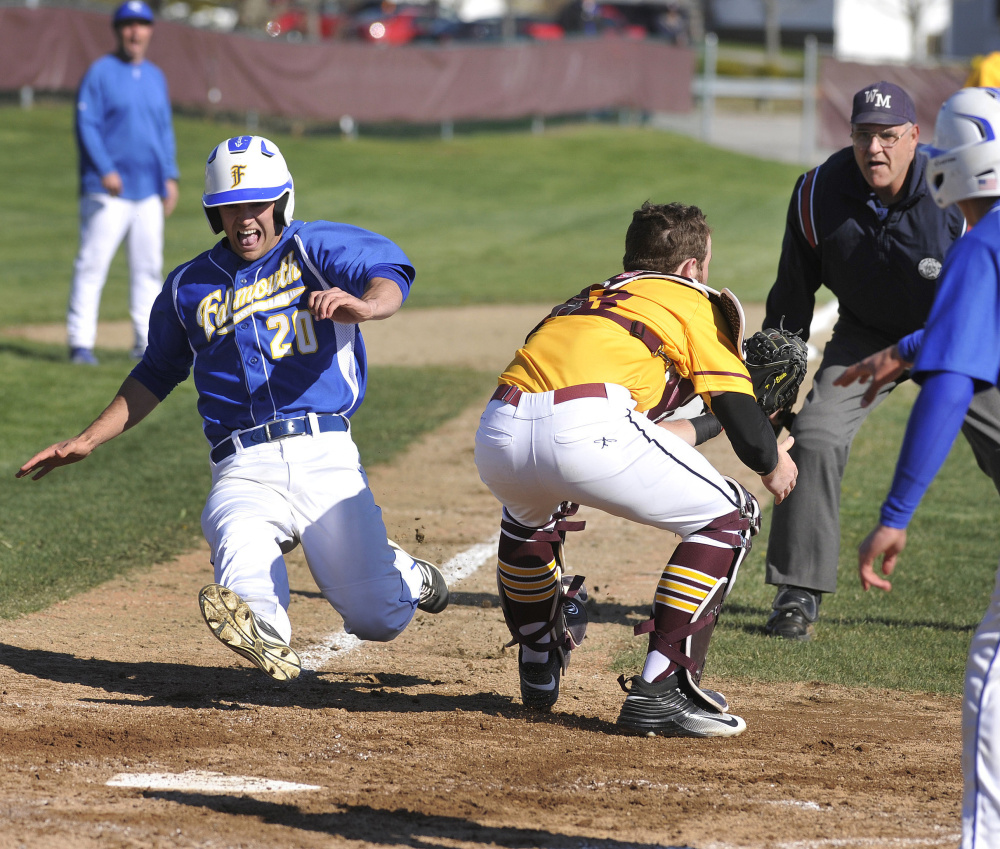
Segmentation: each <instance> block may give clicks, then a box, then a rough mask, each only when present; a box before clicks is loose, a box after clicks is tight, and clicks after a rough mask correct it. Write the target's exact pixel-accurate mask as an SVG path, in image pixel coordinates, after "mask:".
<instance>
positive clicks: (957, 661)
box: [617, 384, 1000, 695]
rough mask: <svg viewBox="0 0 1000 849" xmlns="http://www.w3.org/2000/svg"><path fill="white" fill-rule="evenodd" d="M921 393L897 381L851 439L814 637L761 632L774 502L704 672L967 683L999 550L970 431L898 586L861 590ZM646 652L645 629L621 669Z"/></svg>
mask: <svg viewBox="0 0 1000 849" xmlns="http://www.w3.org/2000/svg"><path fill="white" fill-rule="evenodd" d="M915 391H916V387H915V386H913V385H912V384H904V385H903V386H902V387H900V388H899V389H898V390H896V391H895V392H894V393H893V394H892V396H890V398H889V399H888V400H887V401H886V402H885V403H884V404H882V406H881V407H879V408H878V409H877V410H876V411H875V412H874V413H873V414H872V416H871V418H870V419H869V421H868V423H867V424H866V425H865V427H864V428H862V430H861V433H860V434H859V435H858V437H857V438H856V440H855V442H854V446H853V449H852V451H851V459H850V462H849V463H848V466H847V474H846V475H845V477H844V483H843V488H842V501H841V552H840V564H839V569H838V589H837V592H836V593H834V594H832V595H826V596H824V599H823V603H822V606H821V608H820V619H819V622H818V623H817V626H816V630H817V637H816V639H815V640H813V641H811V642H808V643H796V642H788V641H785V640H775V639H772V638H770V637H767V636H765V635H764V633H763V624H764V622H765V620H766V619H767V617H768V615H769V613H770V611H771V602H772V600H773V598H774V587H771V586H767V585H765V584H764V555H765V552H766V550H767V533H768V530H769V528H770V522H769V517H770V510H768V511H767V512H766V513H765V516H764V528H763V532H762V534H761V535H760V536H758V537H757V538H756V540H755V544H754V547H753V549H752V550H751V552H750V554H749V556H748V557H747V559H746V561H745V562H744V564H743V566H742V567H741V569H740V573H739V576H738V579H737V582H736V586H735V588H734V589H733V592H732V594H731V595H730V596H729V599H728V601H727V602H726V608H725V610H724V612H723V616H722V619H721V620H720V624H719V626H718V627H717V629H716V631H715V635H714V636H713V639H712V647H711V651H710V653H709V657H708V663H707V666H706V670H707V678H706V681H707V682H708V681H710V680H711V679H712V678H713V677H714V676H725V677H742V678H754V679H758V680H764V681H813V680H814V681H823V682H828V683H835V684H844V685H849V686H872V687H886V688H891V689H902V690H919V691H925V692H936V693H947V694H952V695H956V694H959V693H961V692H962V686H963V674H964V669H965V656H966V653H967V651H968V646H969V641H970V639H971V637H972V632H973V631H974V630H975V627H976V625H978V623H979V620H980V619H981V618H982V616H983V614H984V613H985V611H986V607H987V604H988V602H989V597H990V591H991V589H992V587H993V582H994V576H995V574H996V570H997V558H998V556H1000V533H998V531H997V524H996V514H997V493H996V490H995V489H994V487H993V484H992V482H991V481H990V479H989V478H988V477H987V476H986V475H984V474H983V473H982V472H980V471H979V469H978V467H977V466H976V462H975V458H974V457H973V455H972V451H971V449H970V448H969V446H968V444H967V443H966V442H965V440H964V438H963V437H959V439H958V441H957V442H956V443H955V447H954V448H953V449H952V451H951V454H950V455H949V457H948V461H947V462H946V464H945V466H944V468H943V469H942V471H941V473H940V474H939V475H938V478H937V479H936V480H935V482H934V483H933V484H932V485H931V488H930V490H929V491H928V493H927V495H926V496H925V498H924V500H923V502H922V503H921V505H920V508H919V510H918V511H917V513H916V516H915V518H914V520H913V522H912V523H911V525H910V528H909V531H908V544H907V547H906V549H905V550H904V551H903V553H902V554H901V555H900V559H899V563H898V564H897V567H896V572H895V574H894V576H893V577H892V578H891V580H892V583H893V589H892V592H890V593H883V592H882V591H881V590H875V589H873V590H869V591H868V592H867V593H865V592H863V591H862V589H861V586H860V584H859V581H858V571H857V545H858V543H860V542H861V540H862V539H864V537H865V536H866V535H867V533H868V532H869V531H870V530H871V529H872V528H873V527H874V526H875V523H876V522H877V520H878V513H879V508H880V507H881V504H882V500H883V498H884V497H885V494H886V492H887V491H888V489H889V484H890V483H891V480H892V474H893V471H894V469H895V462H896V457H897V454H898V450H899V445H900V442H901V440H902V436H903V431H904V429H905V426H906V419H907V416H908V415H909V409H910V405H911V403H912V400H913V398H914V397H915ZM820 520H821V519H820V517H817V521H820ZM645 651H646V648H645V640H644V639H643V640H639V639H636V640H633V641H631V642H630V648H629V649H628V650H627V651H626V652H624V653H623V654H622V655H621V656H620V657H619V659H618V661H617V666H618V668H619V669H620V671H625V670H635V669H636V668H639V667H640V666H641V664H642V658H643V657H644V656H645ZM709 686H711V685H709Z"/></svg>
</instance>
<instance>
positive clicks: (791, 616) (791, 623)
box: [764, 584, 823, 642]
mask: <svg viewBox="0 0 1000 849" xmlns="http://www.w3.org/2000/svg"><path fill="white" fill-rule="evenodd" d="M822 599H823V596H822V594H821V593H818V592H815V591H813V590H807V589H805V588H804V587H792V586H788V585H787V584H783V585H782V586H781V587H780V588H779V589H778V593H777V595H775V597H774V604H773V605H772V606H773V608H774V612H773V613H772V614H771V615H770V617H769V618H768V620H767V623H766V624H765V625H764V632H765V633H766V634H767V635H768V636H771V637H779V638H781V639H784V640H799V641H801V642H806V641H808V640H811V639H812V638H813V636H815V633H816V632H815V629H814V628H813V623H814V622H815V621H816V620H817V619H819V603H820V601H822Z"/></svg>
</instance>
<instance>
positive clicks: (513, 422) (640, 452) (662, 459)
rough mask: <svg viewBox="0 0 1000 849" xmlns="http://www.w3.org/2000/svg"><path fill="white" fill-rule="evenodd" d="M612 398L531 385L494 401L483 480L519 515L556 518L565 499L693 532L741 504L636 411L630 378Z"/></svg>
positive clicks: (486, 421) (482, 457)
mask: <svg viewBox="0 0 1000 849" xmlns="http://www.w3.org/2000/svg"><path fill="white" fill-rule="evenodd" d="M606 389H607V395H608V397H607V398H600V397H598V398H577V399H575V400H571V401H563V402H562V403H559V404H557V403H554V401H555V398H554V393H553V392H539V393H530V394H529V393H525V394H522V395H521V397H520V401H519V402H518V405H517V406H516V407H514V406H511V405H510V404H506V403H504V402H503V401H491V402H490V404H489V405H488V406H487V408H486V411H485V412H484V413H483V416H482V419H481V421H480V425H479V431H478V433H477V434H476V464H477V466H478V467H479V473H480V476H481V477H482V479H483V482H484V483H485V484H486V486H487V487H489V489H490V491H491V492H492V493H493V494H494V495H495V496H496V498H497V499H498V500H499V501H500V502H502V503H503V505H504V506H505V507H506V508H507V511H508V512H509V513H510V515H511V517H512V518H513V519H514V520H515V521H517V522H520V523H521V524H522V525H525V526H526V527H529V528H539V527H543V526H544V525H546V524H547V523H548V522H549V521H550V520H551V518H552V513H553V511H555V510H556V509H557V508H558V506H559V505H560V503H562V502H563V501H571V502H573V503H576V504H583V505H586V506H588V507H596V508H598V509H600V510H603V511H605V512H607V513H610V514H612V515H614V516H621V517H622V518H625V519H630V520H631V521H633V522H638V523H640V524H643V525H651V526H653V527H657V528H663V529H664V530H668V531H673V532H674V533H676V534H678V535H679V536H682V537H686V536H688V535H690V534H693V533H694V532H695V531H698V530H700V529H702V528H704V527H705V525H707V524H708V523H709V522H711V521H712V520H713V519H716V518H718V517H719V516H724V515H726V514H727V513H731V512H732V511H733V510H734V509H736V506H737V504H736V496H735V495H734V494H733V490H732V488H731V487H730V486H729V484H728V483H727V482H726V480H725V479H724V478H723V477H722V475H721V474H720V473H719V472H718V471H717V470H716V469H715V467H713V466H712V464H711V463H709V462H708V460H706V459H705V458H704V457H703V456H702V455H701V454H700V453H699V452H698V451H696V450H695V449H694V448H692V447H691V446H690V445H688V444H687V443H686V442H684V441H683V440H682V439H680V438H679V437H677V436H675V435H674V434H672V433H670V432H668V431H666V430H664V429H663V428H661V427H658V426H657V425H655V424H654V423H653V422H651V421H650V420H649V419H648V418H646V417H645V416H644V415H642V414H640V413H636V412H635V402H634V401H633V400H632V396H631V395H630V394H629V392H628V390H627V389H625V388H624V387H623V386H617V385H615V384H611V383H609V384H606Z"/></svg>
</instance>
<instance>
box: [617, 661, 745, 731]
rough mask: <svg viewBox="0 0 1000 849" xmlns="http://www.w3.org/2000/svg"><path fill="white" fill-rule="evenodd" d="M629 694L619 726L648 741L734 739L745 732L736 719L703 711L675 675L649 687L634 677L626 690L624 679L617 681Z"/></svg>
mask: <svg viewBox="0 0 1000 849" xmlns="http://www.w3.org/2000/svg"><path fill="white" fill-rule="evenodd" d="M618 683H619V684H620V685H621V688H622V689H623V690H624V691H625V692H626V693H628V695H627V696H626V697H625V704H623V705H622V710H621V713H620V714H619V715H618V725H619V726H620V727H622V728H625V729H627V730H628V731H632V732H634V733H636V734H644V735H646V736H647V737H657V736H659V737H735V736H736V735H737V734H742V733H743V731H744V730H745V729H746V727H747V724H746V722H745V721H744V720H743V719H742V718H741V717H738V716H733V715H732V714H729V713H722V712H721V711H716V710H706V709H705V708H702V707H700V706H699V705H698V704H696V703H695V701H694V699H693V698H692V697H691V696H690V695H689V694H688V693H687V692H686V689H685V687H684V684H683V682H682V681H681V679H680V676H678V675H677V673H676V672H675V673H674V674H673V675H668V676H667V677H666V678H664V679H663V680H662V681H657V682H655V683H653V684H650V683H649V682H648V681H646V680H645V679H644V678H643V677H642V676H641V675H635V676H633V677H632V680H631V682H630V684H629V686H626V684H625V676H624V675H622V676H621V677H620V678H619V679H618Z"/></svg>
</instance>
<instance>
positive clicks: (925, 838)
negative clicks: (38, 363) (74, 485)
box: [0, 308, 961, 849]
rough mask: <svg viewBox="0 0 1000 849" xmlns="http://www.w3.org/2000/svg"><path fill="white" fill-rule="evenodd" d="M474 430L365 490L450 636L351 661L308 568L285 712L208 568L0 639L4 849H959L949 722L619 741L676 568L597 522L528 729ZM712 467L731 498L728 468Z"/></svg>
mask: <svg viewBox="0 0 1000 849" xmlns="http://www.w3.org/2000/svg"><path fill="white" fill-rule="evenodd" d="M535 312H537V310H529V309H527V308H526V309H525V312H524V314H523V315H522V314H521V313H520V311H515V312H514V313H512V314H508V315H506V316H505V317H504V318H503V320H502V321H497V322H495V323H494V324H493V325H491V326H492V327H494V328H499V329H498V330H497V331H496V333H495V334H494V335H495V336H496V348H495V349H493V348H492V347H491V346H490V344H487V343H486V342H484V340H485V339H487V338H493V336H492V335H491V334H493V331H492V330H491V331H483V330H481V329H480V330H479V331H477V332H476V333H473V334H470V335H471V336H472V341H474V342H478V343H479V344H478V346H477V347H478V350H479V353H480V356H482V357H485V358H486V362H483V361H482V360H480V361H476V362H473V361H472V358H471V355H469V357H470V360H469V362H467V363H466V364H470V365H471V364H475V365H477V366H478V367H486V368H492V367H493V363H494V362H496V358H498V357H499V358H501V359H502V358H503V357H505V356H506V355H507V354H509V353H510V350H511V349H510V347H509V343H510V339H511V338H513V339H515V340H516V339H517V338H518V337H519V336H520V335H521V334H523V332H524V329H525V327H527V326H530V324H531V319H530V317H529V313H530V316H532V317H533V316H534V315H535ZM462 315H463V317H465V318H468V319H469V321H470V323H471V321H472V317H473V316H472V314H471V313H468V314H464V313H463V314H462ZM454 317H455V314H454V313H451V314H450V318H452V319H453V318H454ZM397 319H398V320H399V321H400V322H402V320H403V314H401V315H400V316H399V317H397ZM397 319H394V321H395V320H397ZM444 319H445V316H442V315H436V314H435V313H434V312H431V311H426V312H423V311H422V314H421V315H420V316H419V317H415V318H414V319H413V321H415V322H418V323H423V324H426V325H427V326H428V327H429V328H432V329H433V328H436V327H439V326H440V325H439V322H440V321H443V320H444ZM408 326H409V327H410V328H411V329H412V328H413V327H416V325H415V324H414V325H408ZM421 326H422V325H421ZM399 329H400V325H397V330H399ZM108 332H110V331H107V329H102V334H105V338H110V337H107V335H106V334H107V333H108ZM415 332H416V331H415V330H414V331H413V333H415ZM393 335H395V336H396V337H405V338H406V339H407V347H408V350H409V351H410V352H411V355H412V356H413V357H414V359H400V358H401V356H404V355H403V354H400V352H398V351H393V350H390V348H391V344H390V343H389V342H388V341H383V339H382V336H381V335H380V334H379V333H378V332H377V331H376V332H373V333H372V334H370V338H371V344H370V347H371V349H372V351H373V358H374V359H375V360H381V359H382V358H383V356H384V357H385V358H386V359H387V361H395V362H414V361H415V360H416V358H417V357H418V355H417V354H415V353H412V352H416V351H425V352H430V351H434V350H437V349H436V348H435V346H434V344H433V343H431V342H430V341H426V342H420V343H419V344H415V343H414V339H415V338H416V337H415V336H414V335H413V334H412V333H396V334H393ZM437 336H440V334H437ZM448 345H449V348H450V349H451V353H450V354H448V355H447V356H450V357H451V358H452V360H453V361H454V360H457V361H460V362H461V361H462V357H464V356H466V354H464V353H462V351H463V350H464V349H463V346H462V344H461V343H459V342H457V341H456V340H455V338H454V337H452V338H451V339H449V343H448ZM426 356H427V357H430V356H431V355H430V354H429V353H428V354H427V355H426ZM438 356H440V357H441V358H442V359H444V358H445V357H446V355H445V354H444V353H442V354H439V355H438ZM504 362H505V360H504V361H503V362H499V364H498V366H497V367H499V366H502V365H503V364H504ZM478 415H479V410H478V409H475V408H473V409H469V410H467V411H466V412H465V413H464V414H463V415H462V416H460V417H459V418H457V419H455V420H453V421H451V422H449V423H447V424H446V425H445V426H443V427H442V428H441V429H440V430H439V431H437V432H436V433H434V434H431V435H430V436H428V437H426V438H425V439H423V440H422V441H421V442H419V443H418V444H416V445H415V446H414V447H413V448H412V450H410V451H409V452H408V453H407V454H406V455H405V456H404V457H402V458H401V459H400V460H399V461H398V462H396V463H395V464H393V465H392V466H387V467H378V468H376V469H374V470H372V473H371V481H372V487H373V489H374V491H375V494H376V497H377V499H378V501H379V503H380V504H381V505H382V507H383V510H384V514H385V518H386V523H387V525H388V527H389V530H390V533H392V534H393V535H394V536H395V537H396V538H397V539H398V540H399V541H400V542H401V543H402V544H404V545H405V546H406V547H408V548H410V549H411V550H412V551H413V552H414V553H418V554H420V555H422V556H425V557H428V558H430V559H433V560H435V561H437V562H439V563H441V564H444V565H445V567H446V570H447V571H448V573H449V574H451V575H453V576H459V575H461V576H464V577H457V578H455V579H453V581H452V583H453V596H452V604H451V606H450V607H449V608H448V609H447V610H446V611H445V612H444V613H443V614H441V615H440V616H430V615H428V614H424V613H418V614H417V616H416V619H415V620H414V622H413V624H412V625H411V626H410V628H409V629H408V630H407V631H406V632H405V633H404V635H403V636H401V637H400V638H399V639H397V640H396V641H395V642H393V643H389V644H384V645H382V644H370V643H364V644H360V645H354V644H352V643H351V642H350V641H349V640H345V639H344V638H343V634H342V633H341V632H340V625H341V623H340V620H339V618H338V617H337V616H336V614H335V613H334V612H333V611H332V609H331V608H330V607H329V606H328V605H327V604H326V602H325V601H323V599H321V598H320V597H319V596H318V593H317V592H316V588H315V585H314V584H313V583H312V580H311V578H310V577H309V574H308V571H307V569H306V567H305V566H304V564H303V563H302V561H301V558H299V557H298V556H297V553H293V555H292V556H291V557H290V576H291V585H292V605H291V610H290V614H291V618H292V622H293V625H294V626H295V635H294V638H293V640H294V643H295V646H296V648H298V649H299V650H301V651H303V653H304V657H305V659H306V665H307V667H309V669H310V671H308V672H306V673H304V674H303V676H302V678H300V679H299V680H298V681H297V682H295V683H293V684H291V685H278V684H275V683H273V682H271V681H270V679H268V678H266V677H265V676H263V675H262V674H261V673H260V672H258V671H256V670H255V669H252V668H250V667H249V665H248V664H246V663H244V662H243V661H241V660H240V659H239V658H238V657H237V656H236V655H234V654H232V653H231V652H229V651H227V650H226V649H225V648H224V647H223V646H221V645H220V644H219V643H217V642H216V641H215V640H214V639H213V638H212V637H211V635H210V634H209V633H208V631H207V629H206V628H205V626H204V624H203V623H202V621H201V618H200V614H199V613H198V609H197V601H196V595H197V591H198V589H199V588H200V587H201V586H202V585H203V584H204V583H206V582H207V581H208V580H210V577H211V571H210V567H209V565H208V562H207V557H206V554H205V552H204V551H203V550H199V551H194V552H191V553H190V554H188V555H186V556H184V557H182V558H180V559H178V560H177V561H175V562H172V563H167V564H163V565H161V566H157V567H155V568H154V569H152V570H151V571H147V572H142V573H141V574H134V575H129V576H126V577H124V578H121V579H118V580H115V581H112V582H110V583H109V584H106V585H104V586H102V587H99V588H98V589H95V590H93V591H91V592H89V593H86V594H84V595H82V596H78V597H77V598H74V599H72V600H71V601H68V602H65V603H60V604H57V605H55V606H54V607H52V608H50V609H49V610H47V611H44V612H42V613H39V614H36V615H32V616H28V617H24V618H22V619H18V620H15V621H11V622H3V623H2V624H0V628H2V631H0V635H2V636H0V767H2V769H0V849H8V847H10V849H14V847H22V846H23V847H57V849H63V847H66V848H67V849H69V848H70V847H72V849H76V847H81V849H83V847H87V849H89V847H212V849H221V848H222V847H243V848H244V849H251V847H252V849H257V847H348V846H356V847H387V848H388V847H411V849H465V847H477V848H478V847H487V846H489V847H492V846H497V847H513V848H514V849H521V847H567V849H570V848H572V849H590V847H606V848H607V849H630V848H631V847H647V846H649V847H652V846H658V847H692V849H774V848H775V847H782V849H814V847H815V849H827V847H829V849H833V847H836V849H853V848H854V847H857V849H861V847H865V849H871V848H872V847H885V848H886V849H902V847H949V849H952V848H953V847H955V846H956V845H957V843H958V838H959V807H960V793H961V775H960V769H959V751H960V743H959V735H960V703H959V700H958V699H955V698H941V697H931V696H917V697H914V696H912V695H900V694H895V693H891V692H885V691H873V690H863V691H860V690H850V689H845V688H838V687H832V686H826V685H820V684H815V683H802V684H797V685H793V686H787V685H786V686H781V687H776V686H770V685H767V686H765V685H761V684H756V683H751V682H746V681H742V680H732V681H722V680H718V679H711V686H713V687H716V688H718V689H721V690H722V691H723V692H725V693H726V695H727V696H728V698H729V700H730V702H731V704H732V706H733V711H734V712H735V713H737V714H739V715H741V716H743V717H744V718H745V719H746V720H747V723H748V729H747V731H746V732H745V733H744V734H743V735H742V736H740V737H737V738H734V739H731V740H721V741H705V740H700V741H699V740H666V739H645V738H637V737H629V736H623V735H621V734H619V733H618V732H617V730H616V728H615V725H614V722H615V719H616V717H617V715H618V710H619V708H620V706H621V702H622V699H623V697H624V696H623V694H622V693H621V691H620V690H619V688H618V686H617V683H616V682H615V676H614V674H613V673H611V672H610V671H609V668H608V664H609V662H610V659H611V657H612V656H613V655H614V654H615V652H617V651H618V650H620V649H621V648H622V647H623V646H624V645H626V644H627V643H628V642H629V641H630V640H632V639H633V638H632V636H631V627H630V626H631V625H632V624H633V623H635V622H637V621H639V619H640V618H643V617H644V615H645V611H646V610H648V605H649V600H650V595H651V592H652V589H653V587H654V585H655V582H656V580H657V578H658V577H659V574H660V570H661V568H662V564H663V562H664V561H665V558H666V555H667V552H666V551H665V548H668V547H669V546H670V545H672V544H673V541H665V540H664V538H663V537H664V535H663V533H662V532H656V531H651V530H649V529H646V528H639V527H635V526H632V525H630V524H628V523H626V522H624V521H621V520H618V519H614V518H612V517H607V516H603V515H601V514H599V513H596V512H593V511H585V516H584V518H585V519H586V520H587V522H588V527H587V530H586V531H585V532H584V533H583V534H580V535H579V536H577V537H575V538H574V539H573V545H572V547H571V549H570V564H569V565H570V567H571V568H572V570H574V571H578V572H580V573H582V574H585V575H587V578H588V581H587V583H588V586H589V587H590V590H591V597H592V601H591V603H590V604H589V607H590V612H591V626H590V629H589V631H588V638H587V640H586V642H585V643H584V644H583V646H582V647H581V648H580V649H579V650H577V651H576V652H574V656H573V660H572V665H571V667H570V671H569V674H568V675H567V677H566V679H565V681H564V684H563V690H562V695H561V698H560V700H559V702H558V704H557V706H556V709H555V710H554V711H553V712H552V714H551V715H548V716H545V715H541V716H540V715H537V714H531V713H528V712H525V711H524V710H523V709H522V708H521V707H520V705H519V698H518V687H517V671H516V669H517V662H516V652H515V651H514V650H510V649H508V650H504V648H503V644H504V642H505V641H506V639H507V634H506V629H505V628H504V626H503V620H502V616H501V614H500V611H499V609H498V607H497V595H496V585H495V579H494V576H493V571H492V567H491V559H492V558H491V555H490V553H489V552H490V549H489V542H490V541H491V540H492V538H493V537H494V535H495V533H496V521H497V510H498V508H497V505H496V503H495V502H494V501H493V499H492V497H491V496H490V495H489V493H488V492H486V490H485V489H484V487H483V486H482V485H481V483H480V482H479V479H478V477H477V475H476V471H475V467H474V464H473V460H472V437H473V434H474V432H475V426H476V421H477V418H478ZM711 453H712V457H713V460H714V461H715V462H717V463H718V464H719V465H720V466H723V467H724V469H725V470H727V471H730V472H735V471H736V468H735V467H734V466H732V464H734V463H735V461H734V459H733V458H732V456H731V454H729V453H727V449H726V447H725V446H724V445H721V446H717V447H716V446H713V448H712V449H711ZM739 476H740V477H741V479H743V480H746V476H745V475H744V474H742V473H741V474H740V475H739ZM38 485H43V484H38ZM477 565H478V568H475V567H476V566H477ZM278 782H284V784H279V783H278Z"/></svg>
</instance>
